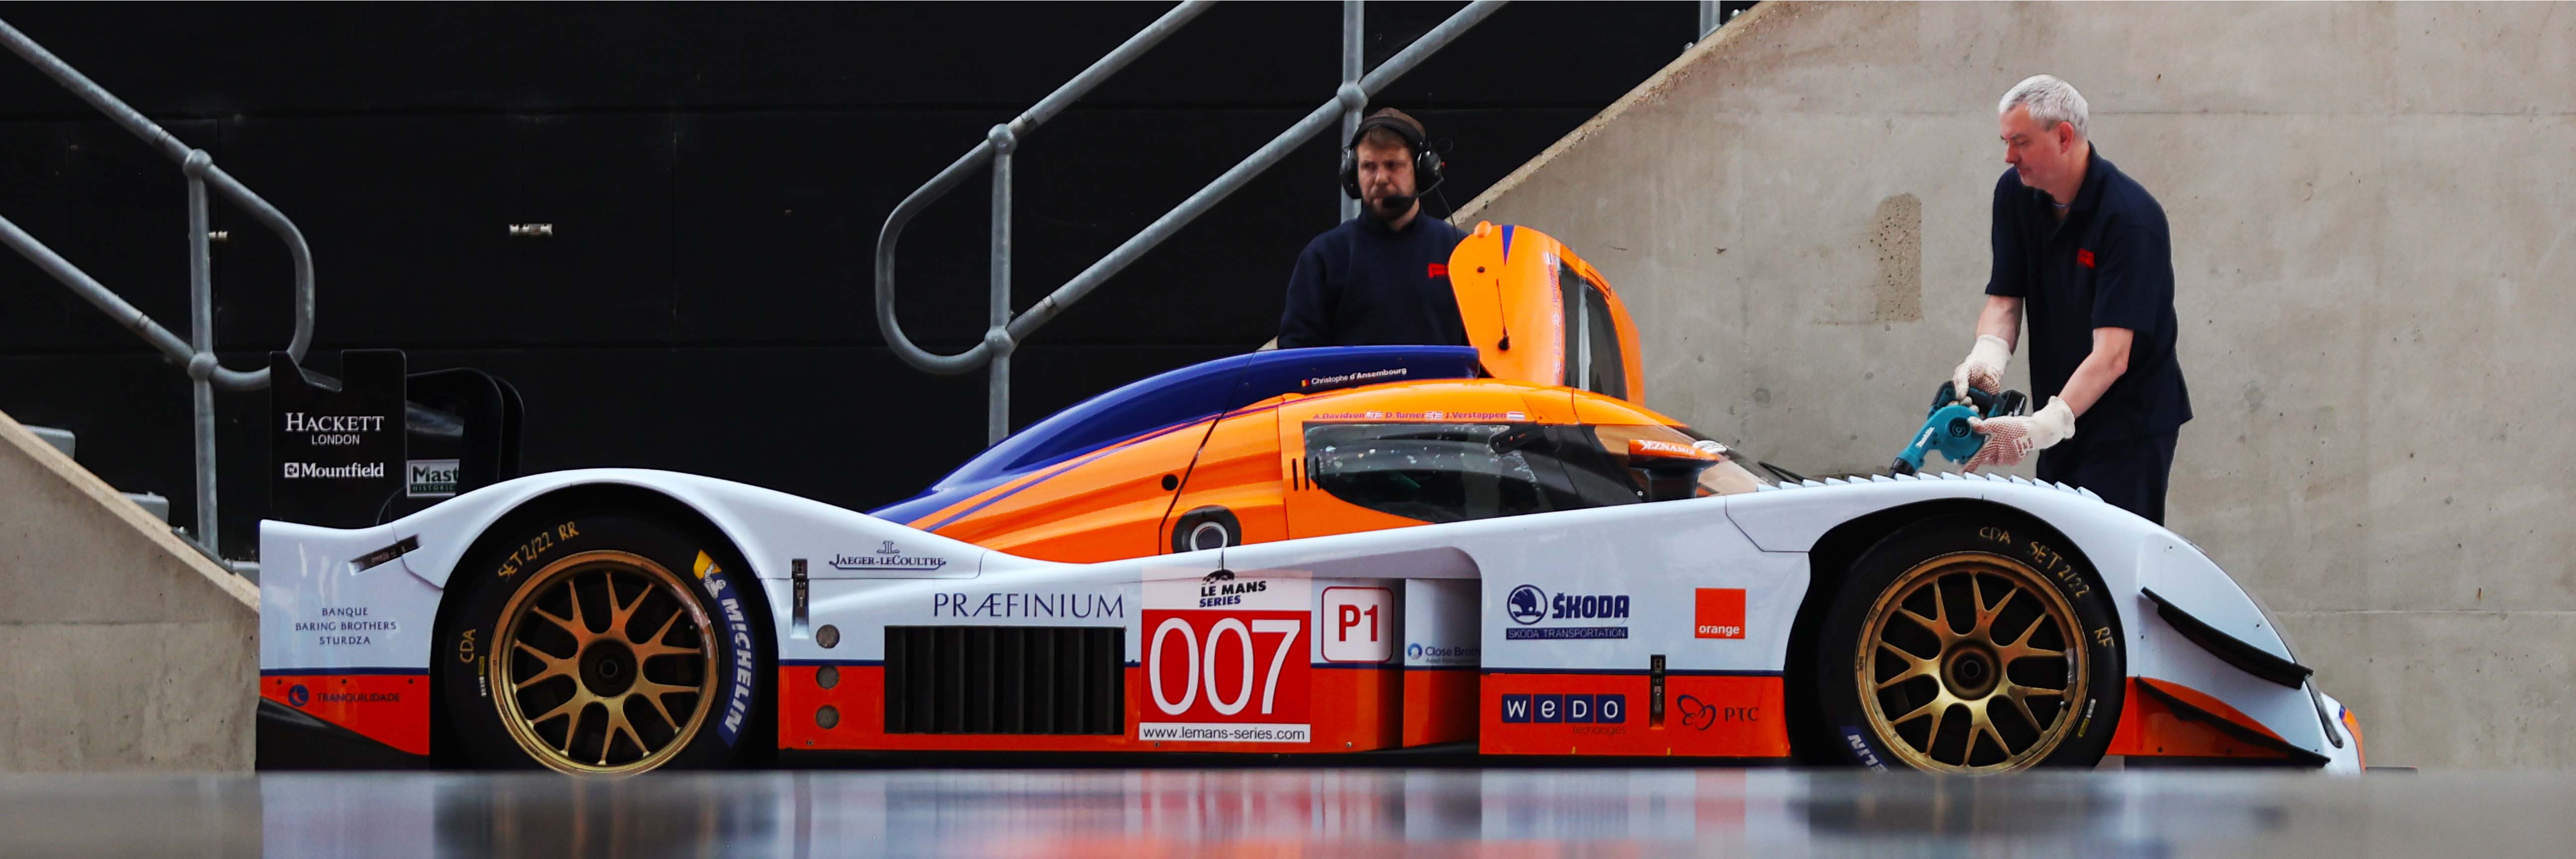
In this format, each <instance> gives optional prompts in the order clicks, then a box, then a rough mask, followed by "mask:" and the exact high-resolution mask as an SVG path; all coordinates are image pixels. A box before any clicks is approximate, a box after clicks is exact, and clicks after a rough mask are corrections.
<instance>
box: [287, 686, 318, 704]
mask: <svg viewBox="0 0 2576 859" xmlns="http://www.w3.org/2000/svg"><path fill="white" fill-rule="evenodd" d="M312 701H313V693H312V692H310V691H307V690H306V689H305V688H304V684H301V683H298V684H296V685H295V686H294V688H291V689H288V690H286V703H288V704H292V705H294V706H297V707H302V706H304V705H306V704H309V703H312Z"/></svg>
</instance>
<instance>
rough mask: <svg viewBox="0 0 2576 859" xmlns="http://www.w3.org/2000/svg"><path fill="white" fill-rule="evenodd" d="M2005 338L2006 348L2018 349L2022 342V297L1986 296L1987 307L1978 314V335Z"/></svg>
mask: <svg viewBox="0 0 2576 859" xmlns="http://www.w3.org/2000/svg"><path fill="white" fill-rule="evenodd" d="M1988 335H1992V336H1995V337H2000V338H2003V341H2004V348H2005V349H2016V348H2018V344H2020V343H2021V299H2018V298H2011V297H2007V296H2001V295H1989V296H1986V309H1985V310H1983V311H1980V312H1978V314H1977V336H1979V337H1984V336H1988Z"/></svg>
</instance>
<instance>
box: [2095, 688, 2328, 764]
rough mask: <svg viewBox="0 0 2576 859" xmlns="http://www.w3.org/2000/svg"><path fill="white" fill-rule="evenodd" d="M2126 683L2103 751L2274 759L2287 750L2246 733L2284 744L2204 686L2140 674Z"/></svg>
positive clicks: (2195, 756) (2278, 737) (2189, 756)
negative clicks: (2182, 707)
mask: <svg viewBox="0 0 2576 859" xmlns="http://www.w3.org/2000/svg"><path fill="white" fill-rule="evenodd" d="M2128 683H2129V688H2128V694H2127V697H2126V699H2125V701H2126V703H2124V704H2122V705H2121V710H2120V724H2119V727H2118V728H2117V729H2115V730H2113V731H2112V733H2111V747H2110V749H2109V750H2108V751H2107V752H2105V753H2106V754H2113V755H2127V756H2131V757H2176V758H2242V759H2252V760H2278V759H2283V758H2288V757H2289V756H2290V755H2289V753H2287V752H2284V751H2281V749H2280V748H2278V747H2275V746H2273V745H2265V744H2263V743H2259V742H2253V741H2252V740H2251V739H2249V738H2261V739H2265V740H2269V741H2271V742H2272V743H2274V744H2278V745H2279V746H2287V745H2288V743H2287V742H2286V741H2284V740H2282V739H2281V735H2279V734H2276V733H2273V732H2272V730H2271V729H2270V728H2266V727H2263V723H2262V722H2258V721H2255V720H2254V717H2252V716H2247V715H2245V714H2244V713H2242V712H2238V711H2237V709H2236V708H2234V707H2230V706H2227V704H2226V703H2225V702H2222V701H2220V700H2218V699H2217V698H2214V697H2211V696H2210V695H2209V694H2208V693H2206V692H2202V691H2200V690H2198V689H2193V688H2191V687H2189V686H2185V685H2182V684H2180V683H2175V682H2173V681H2170V680H2156V679H2152V678H2145V677H2131V678H2129V680H2128ZM2150 689H2152V690H2153V691H2155V692H2157V693H2161V696H2172V697H2173V698H2174V699H2175V700H2179V701H2184V702H2187V703H2189V704H2190V705H2191V706H2193V707H2197V708H2199V709H2200V711H2201V712H2199V713H2192V712H2178V711H2177V708H2176V707H2174V706H2173V705H2171V704H2168V703H2166V702H2165V699H2164V698H2163V697H2161V696H2160V695H2150V694H2147V693H2148V691H2149V690H2150ZM2212 719H2224V720H2226V721H2227V722H2229V723H2230V726H2221V725H2219V724H2217V723H2215V722H2213V721H2211V720H2212ZM2231 726H2232V730H2231Z"/></svg>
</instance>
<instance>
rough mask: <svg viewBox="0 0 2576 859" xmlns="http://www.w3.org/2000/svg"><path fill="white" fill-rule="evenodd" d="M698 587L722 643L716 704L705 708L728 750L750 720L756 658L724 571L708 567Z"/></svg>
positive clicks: (738, 592) (737, 593) (737, 595)
mask: <svg viewBox="0 0 2576 859" xmlns="http://www.w3.org/2000/svg"><path fill="white" fill-rule="evenodd" d="M699 587H702V588H704V589H706V592H707V599H708V601H709V602H710V603H712V605H710V606H708V608H709V609H711V611H709V612H708V619H709V620H710V621H712V622H713V623H714V624H715V625H716V627H717V630H718V632H719V634H720V637H722V638H723V639H724V641H725V646H724V647H722V648H718V650H719V651H720V652H721V653H722V655H723V657H724V663H723V664H721V665H719V666H717V668H716V674H717V677H718V678H719V679H718V681H717V683H716V692H717V694H716V700H715V705H714V706H712V707H710V708H708V710H707V718H708V719H710V720H712V721H713V722H714V723H715V724H714V727H715V729H716V736H718V737H720V738H722V739H723V740H724V744H725V746H726V747H727V748H731V747H733V745H734V744H735V743H736V742H737V741H739V740H740V739H741V735H742V728H743V724H744V723H745V722H746V721H748V720H749V719H750V717H751V705H752V684H754V683H756V682H758V681H757V679H756V678H758V677H759V676H760V670H759V664H758V663H759V657H758V656H757V655H756V654H757V650H756V649H755V648H754V647H753V646H752V633H751V621H750V619H749V616H748V615H746V614H745V613H744V612H745V609H744V608H743V605H742V601H743V599H744V597H743V591H742V589H741V588H738V587H735V586H734V584H733V580H732V578H731V577H730V576H728V575H727V574H726V573H725V571H724V567H723V566H722V565H721V564H708V565H707V574H706V575H705V576H704V577H703V578H701V579H699Z"/></svg>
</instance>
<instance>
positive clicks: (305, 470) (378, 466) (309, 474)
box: [280, 462, 385, 480]
mask: <svg viewBox="0 0 2576 859" xmlns="http://www.w3.org/2000/svg"><path fill="white" fill-rule="evenodd" d="M280 465H282V466H284V467H285V471H286V479H288V480H302V479H305V478H313V477H320V478H352V477H383V476H385V464H384V463H381V462H361V463H356V464H352V465H323V464H321V463H318V462H287V463H280Z"/></svg>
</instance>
